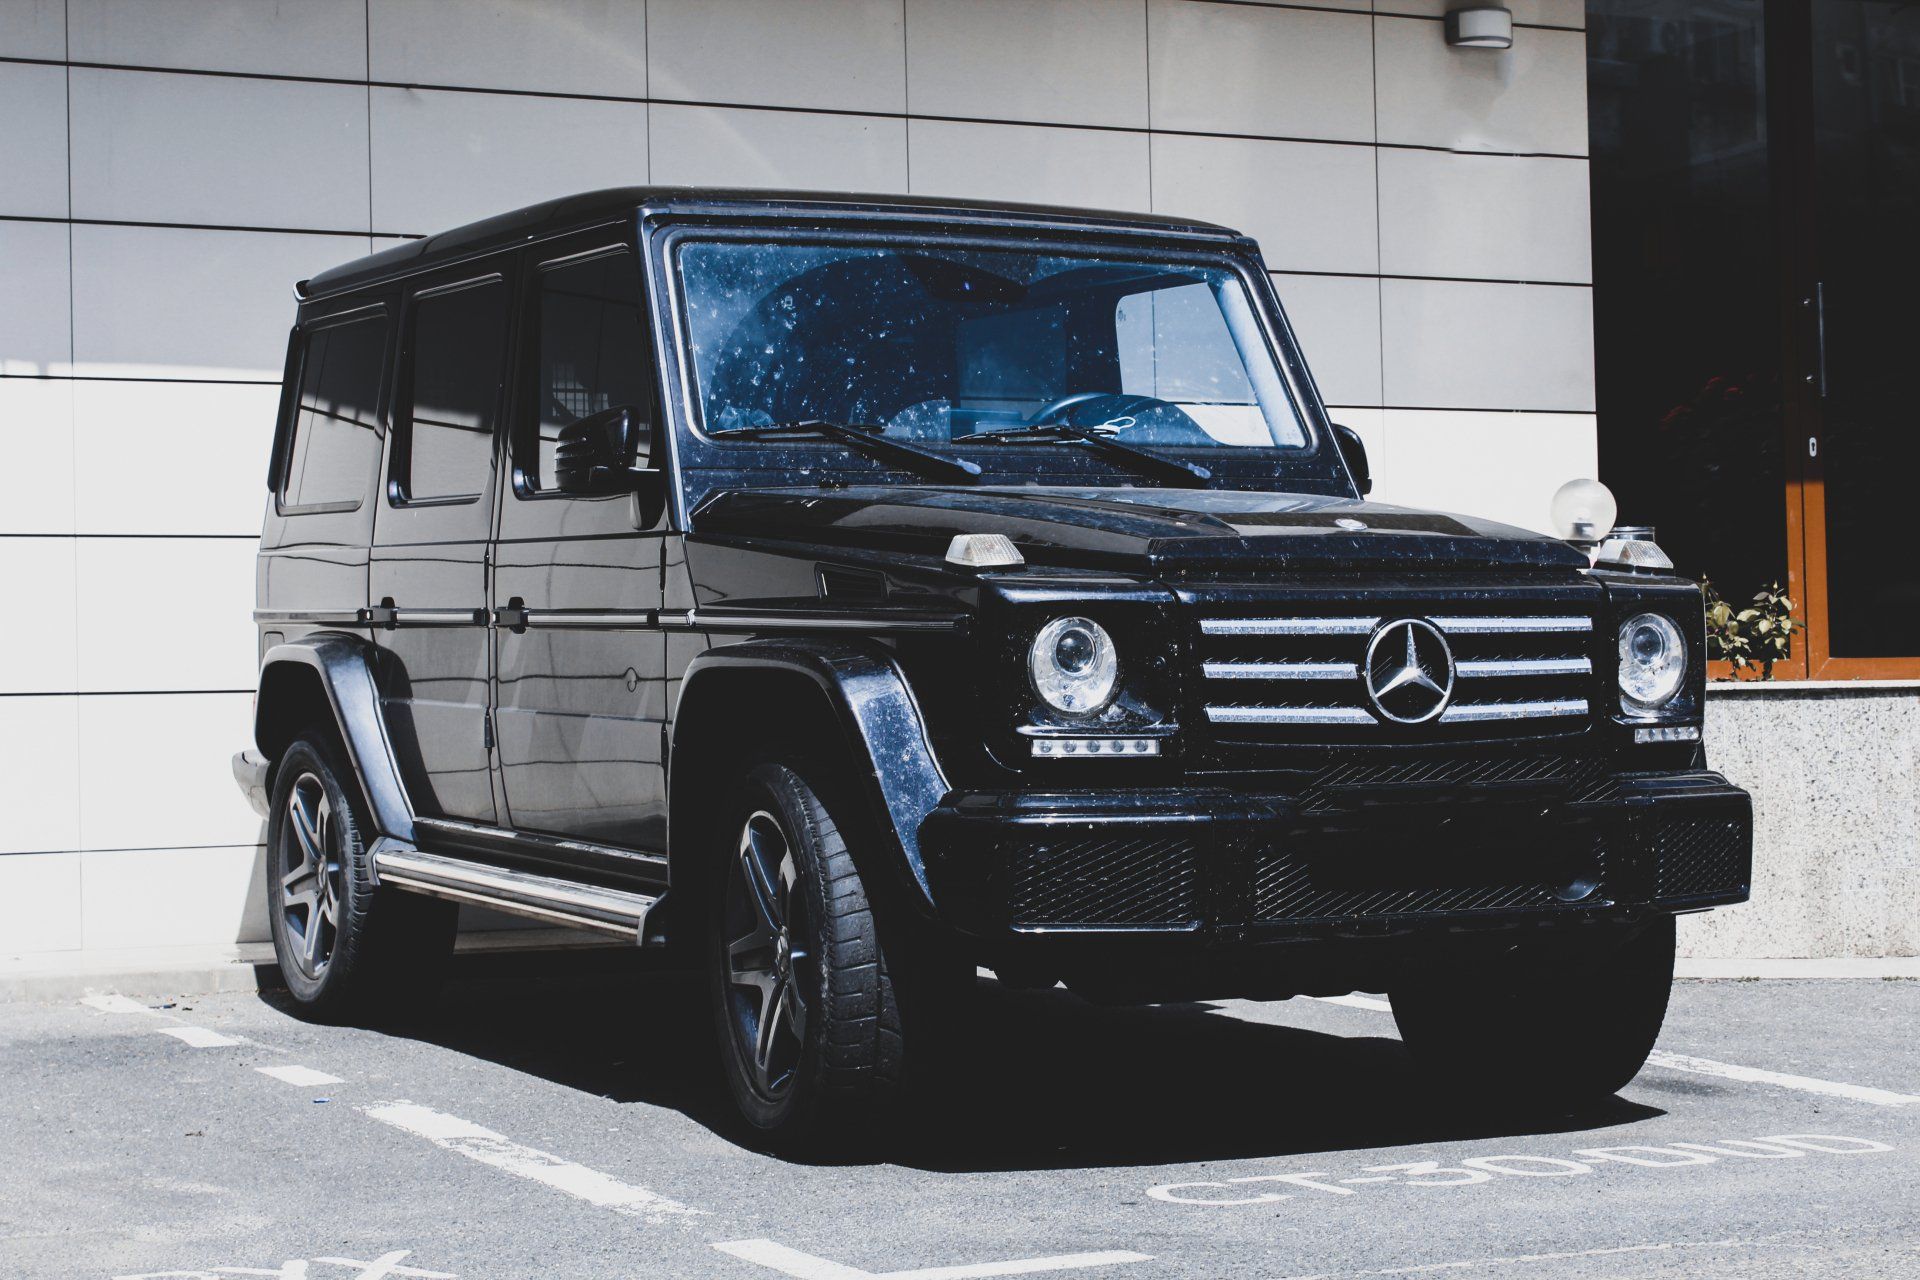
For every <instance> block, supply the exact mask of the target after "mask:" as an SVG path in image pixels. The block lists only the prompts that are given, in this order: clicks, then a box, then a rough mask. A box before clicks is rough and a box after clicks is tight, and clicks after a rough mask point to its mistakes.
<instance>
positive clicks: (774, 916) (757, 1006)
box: [721, 809, 817, 1101]
mask: <svg viewBox="0 0 1920 1280" xmlns="http://www.w3.org/2000/svg"><path fill="white" fill-rule="evenodd" d="M799 879H800V876H799V870H798V867H797V863H796V861H795V856H794V851H793V845H792V843H791V842H790V841H789V840H788V838H787V834H786V832H785V830H784V829H783V828H782V827H781V825H780V822H779V820H778V819H777V818H775V817H774V816H773V815H772V814H771V813H768V812H767V811H766V810H764V809H763V810H758V811H756V812H755V813H754V814H753V815H752V816H751V817H749V818H748V819H747V821H746V823H745V824H744V826H742V828H741V831H740V840H739V844H738V846H737V847H736V849H735V856H734V859H733V863H732V865H731V866H730V867H729V868H728V873H727V896H726V902H725V913H724V915H723V917H722V919H723V921H724V925H725V928H724V931H723V937H722V940H721V941H722V944H723V945H724V946H725V948H726V956H725V960H726V967H727V1003H728V1010H727V1012H728V1015H729V1016H728V1019H727V1022H728V1025H729V1026H730V1027H731V1028H732V1031H733V1037H734V1044H735V1046H736V1047H737V1048H738V1049H739V1050H740V1054H741V1057H742V1059H744V1061H745V1062H746V1064H747V1067H748V1073H749V1075H750V1077H751V1078H752V1083H753V1085H754V1088H755V1091H756V1092H758V1093H759V1094H760V1095H761V1096H762V1097H764V1098H766V1099H768V1100H769V1101H772V1100H775V1099H778V1098H780V1097H782V1096H783V1095H784V1094H785V1093H786V1092H787V1090H788V1089H789V1088H791V1087H792V1084H793V1073H794V1068H795V1067H796V1066H797V1065H798V1064H799V1060H800V1051H801V1048H802V1046H803V1045H804V1044H805V1043H806V1036H807V1000H808V993H809V992H810V991H811V990H812V989H813V986H812V979H813V977H814V975H815V973H816V972H817V969H816V963H815V960H814V956H813V940H812V930H811V922H810V920H809V919H808V913H807V908H806V900H805V896H804V895H803V894H802V893H800V892H799Z"/></svg>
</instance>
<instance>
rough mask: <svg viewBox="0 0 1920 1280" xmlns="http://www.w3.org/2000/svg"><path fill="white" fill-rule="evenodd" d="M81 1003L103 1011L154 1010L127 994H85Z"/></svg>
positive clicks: (132, 1011)
mask: <svg viewBox="0 0 1920 1280" xmlns="http://www.w3.org/2000/svg"><path fill="white" fill-rule="evenodd" d="M80 1003H81V1004H83V1005H86V1006H87V1007H88V1008H89V1009H98V1010H99V1011H100V1012H102V1013H146V1014H151V1013H153V1012H154V1010H152V1009H149V1008H147V1006H145V1005H143V1004H141V1003H140V1002H139V1001H138V1000H129V999H128V998H127V997H125V996H84V997H82V998H81V1000H80Z"/></svg>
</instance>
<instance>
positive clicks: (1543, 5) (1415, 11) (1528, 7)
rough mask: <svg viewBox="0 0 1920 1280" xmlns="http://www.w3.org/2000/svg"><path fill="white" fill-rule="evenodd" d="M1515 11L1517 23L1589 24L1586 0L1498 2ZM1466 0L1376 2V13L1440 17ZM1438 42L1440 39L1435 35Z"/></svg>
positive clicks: (1517, 36)
mask: <svg viewBox="0 0 1920 1280" xmlns="http://www.w3.org/2000/svg"><path fill="white" fill-rule="evenodd" d="M1498 2H1499V3H1500V4H1502V5H1504V6H1505V7H1506V8H1508V9H1510V10H1511V11H1512V12H1513V20H1514V21H1515V22H1525V23H1534V24H1537V25H1540V26H1546V27H1568V28H1571V29H1573V30H1576V31H1578V30H1581V29H1583V28H1584V27H1585V26H1586V25H1587V5H1586V0H1498ZM1465 3H1466V0H1374V5H1373V8H1374V12H1376V13H1397V14H1409V15H1413V16H1417V17H1428V18H1438V17H1442V16H1444V15H1445V14H1446V12H1447V10H1449V9H1458V8H1462V7H1463V6H1464V5H1465ZM1434 38H1435V39H1440V38H1441V37H1440V36H1439V35H1438V34H1437V33H1436V35H1435V37H1434ZM1526 38H1527V32H1525V31H1516V32H1514V39H1515V40H1524V39H1526Z"/></svg>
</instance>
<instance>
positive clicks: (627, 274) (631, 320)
mask: <svg viewBox="0 0 1920 1280" xmlns="http://www.w3.org/2000/svg"><path fill="white" fill-rule="evenodd" d="M648 368H649V365H648V352H647V336H646V323H645V321H644V319H643V318H642V316H641V313H640V273H639V270H638V269H637V268H636V266H635V264H634V259H633V255H632V254H630V253H626V252H624V251H623V252H618V253H608V254H603V255H601V256H599V257H594V258H587V259H583V260H580V261H575V262H569V263H566V264H564V265H561V266H555V267H550V268H548V269H546V270H545V271H543V272H541V274H540V384H539V397H540V400H539V405H538V413H537V418H536V420H537V421H538V423H539V435H538V439H537V441H536V444H537V457H536V458H535V459H534V464H535V467H536V470H535V473H534V474H533V476H531V477H529V479H531V481H532V487H533V488H535V489H546V488H551V487H552V476H553V461H554V448H555V446H556V445H557V444H558V442H559V439H560V432H561V430H562V429H563V428H565V427H567V426H569V425H570V424H572V423H575V422H578V421H580V420H581V419H582V418H587V417H591V416H592V415H594V414H596V413H600V412H602V411H603V410H606V409H612V408H616V407H619V406H623V405H624V406H630V407H632V408H634V409H636V410H638V411H640V413H641V414H642V415H645V414H646V413H647V412H648V408H649V403H650V401H651V399H652V397H651V394H650V392H649V391H648V378H647V370H648Z"/></svg>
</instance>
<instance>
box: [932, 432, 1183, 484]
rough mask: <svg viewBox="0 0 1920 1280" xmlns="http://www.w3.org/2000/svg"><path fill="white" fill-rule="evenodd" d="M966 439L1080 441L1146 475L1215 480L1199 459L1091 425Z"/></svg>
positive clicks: (1041, 441)
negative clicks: (1125, 438) (1169, 452)
mask: <svg viewBox="0 0 1920 1280" xmlns="http://www.w3.org/2000/svg"><path fill="white" fill-rule="evenodd" d="M962 439H965V440H982V441H988V440H990V441H993V442H995V443H998V444H1007V443H1013V442H1017V441H1021V440H1033V441H1037V442H1040V443H1043V444H1044V443H1046V442H1048V441H1058V442H1065V441H1069V440H1077V441H1079V442H1081V443H1082V444H1088V445H1092V446H1093V447H1094V448H1095V449H1096V450H1098V451H1099V452H1101V453H1104V454H1106V455H1107V456H1108V457H1110V458H1113V459H1114V460H1116V461H1118V462H1121V463H1124V464H1125V465H1127V466H1129V467H1131V468H1132V469H1133V470H1135V471H1138V472H1141V473H1143V474H1146V475H1163V476H1167V477H1170V478H1172V479H1175V480H1211V479H1213V472H1211V471H1209V470H1208V469H1207V468H1205V467H1203V466H1201V465H1200V464H1199V463H1197V462H1188V461H1187V460H1186V459H1185V458H1169V457H1167V456H1165V455H1164V454H1158V453H1153V452H1151V451H1149V450H1146V449H1142V448H1141V447H1139V446H1138V445H1132V444H1122V443H1121V442H1120V441H1118V440H1115V439H1114V438H1113V437H1112V436H1109V435H1102V434H1101V433H1100V432H1098V431H1095V430H1094V429H1093V428H1091V427H1075V426H1070V425H1069V424H1067V423H1064V422H1042V423H1039V424H1038V425H1036V426H1031V427H1009V428H1007V429H1006V430H1004V431H980V432H976V433H974V434H973V435H971V436H964V437H962Z"/></svg>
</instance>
